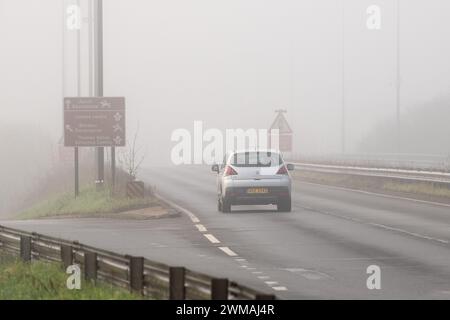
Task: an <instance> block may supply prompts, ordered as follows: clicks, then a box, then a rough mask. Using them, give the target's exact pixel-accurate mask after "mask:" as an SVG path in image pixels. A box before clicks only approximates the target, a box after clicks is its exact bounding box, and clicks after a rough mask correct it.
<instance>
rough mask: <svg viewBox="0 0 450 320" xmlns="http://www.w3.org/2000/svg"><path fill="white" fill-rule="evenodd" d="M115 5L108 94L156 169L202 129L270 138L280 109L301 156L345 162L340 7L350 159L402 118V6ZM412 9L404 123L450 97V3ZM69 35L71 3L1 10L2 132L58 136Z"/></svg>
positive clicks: (405, 36)
mask: <svg viewBox="0 0 450 320" xmlns="http://www.w3.org/2000/svg"><path fill="white" fill-rule="evenodd" d="M104 2H105V4H104V9H105V10H104V15H105V17H104V19H105V25H104V28H105V47H104V51H105V96H125V97H126V98H127V102H128V103H127V108H128V125H129V129H130V132H132V131H133V129H134V126H135V124H136V123H137V121H139V122H140V127H141V137H140V138H141V143H143V144H145V145H146V146H147V147H148V152H149V154H150V159H151V160H155V161H156V160H159V161H168V159H169V151H170V147H171V146H172V145H173V143H171V142H170V135H171V132H172V131H173V130H174V129H177V128H187V129H189V130H192V126H193V121H194V120H203V121H204V122H205V126H206V127H207V128H211V127H217V128H220V129H225V128H238V127H241V128H267V127H268V126H269V125H270V123H271V121H272V120H273V118H274V109H276V108H285V109H287V110H288V117H289V121H290V124H291V127H292V128H293V130H294V131H295V137H294V141H295V151H296V152H306V153H310V152H314V153H317V152H338V151H339V148H340V139H341V135H340V125H341V122H340V121H341V101H342V39H343V37H342V3H343V2H344V3H345V65H346V76H345V79H346V80H345V87H346V91H345V92H346V102H347V104H346V107H347V123H348V127H347V139H348V145H349V151H357V150H356V147H357V145H358V143H359V142H360V141H361V139H362V137H363V136H364V135H365V134H366V133H368V132H369V131H370V130H371V128H373V127H374V126H375V125H376V124H377V123H379V122H381V121H386V119H392V118H393V117H394V116H395V102H396V97H395V79H396V78H395V77H396V68H395V67H396V60H395V57H396V51H395V50H396V38H395V20H394V19H395V11H394V4H395V2H394V1H392V0H370V1H367V0H344V1H343V2H342V1H336V0H303V1H302V0H295V1H294V0H283V1H280V0H278V1H275V0H271V1H268V0H226V1H225V0H222V1H218V0H164V1H163V0H160V1H156V0H154V1H148V0H105V1H104ZM401 3H402V5H401V6H402V7H401V17H402V19H401V30H402V31H401V72H402V106H403V110H402V112H407V110H408V108H412V107H414V106H415V105H417V104H420V103H426V102H427V101H430V100H432V99H434V98H436V97H439V96H444V95H447V94H448V90H449V87H450V59H449V57H450V41H448V39H450V2H449V1H448V0H428V1H425V0H407V1H405V0H402V1H401ZM372 4H377V5H379V6H380V7H381V9H382V26H381V30H378V31H369V30H368V29H367V28H366V19H367V15H366V8H367V7H368V6H369V5H372ZM62 30H63V8H62V1H60V0H39V1H35V0H0V37H1V39H2V41H1V50H0V70H1V73H0V85H1V91H0V124H3V123H8V124H23V125H32V126H34V127H40V128H41V129H42V130H43V131H44V132H45V133H48V134H50V135H51V136H52V137H53V138H54V139H55V141H56V140H58V138H59V137H60V135H61V131H62V130H61V129H62V104H61V102H62V96H63V95H64V93H63V86H62V79H63V77H62V74H63V72H62V65H63V60H62V57H63V52H64V51H63V41H62V39H63V35H62ZM66 50H67V48H66ZM65 94H67V95H70V94H72V92H70V93H68V92H66V93H65ZM156 158H159V159H156Z"/></svg>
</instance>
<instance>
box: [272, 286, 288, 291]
mask: <svg viewBox="0 0 450 320" xmlns="http://www.w3.org/2000/svg"><path fill="white" fill-rule="evenodd" d="M272 289H273V290H275V291H287V288H286V287H272Z"/></svg>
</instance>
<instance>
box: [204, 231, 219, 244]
mask: <svg viewBox="0 0 450 320" xmlns="http://www.w3.org/2000/svg"><path fill="white" fill-rule="evenodd" d="M204 236H205V238H206V239H208V240H209V241H210V242H211V243H213V244H216V243H220V241H219V240H218V239H217V238H216V237H214V236H213V235H212V234H210V233H207V234H204Z"/></svg>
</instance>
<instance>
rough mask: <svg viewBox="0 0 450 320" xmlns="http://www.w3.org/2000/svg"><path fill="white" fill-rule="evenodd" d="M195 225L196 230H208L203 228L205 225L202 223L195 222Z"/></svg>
mask: <svg viewBox="0 0 450 320" xmlns="http://www.w3.org/2000/svg"><path fill="white" fill-rule="evenodd" d="M195 226H196V227H197V229H198V231H200V232H206V231H208V230H207V229H206V228H205V226H204V225H202V224H196V225H195Z"/></svg>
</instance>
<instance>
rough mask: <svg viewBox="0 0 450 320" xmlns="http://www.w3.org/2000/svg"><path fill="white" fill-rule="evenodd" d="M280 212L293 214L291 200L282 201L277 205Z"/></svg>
mask: <svg viewBox="0 0 450 320" xmlns="http://www.w3.org/2000/svg"><path fill="white" fill-rule="evenodd" d="M277 209H278V212H291V210H292V203H291V198H290V197H289V198H287V199H280V200H279V201H278V204H277Z"/></svg>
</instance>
